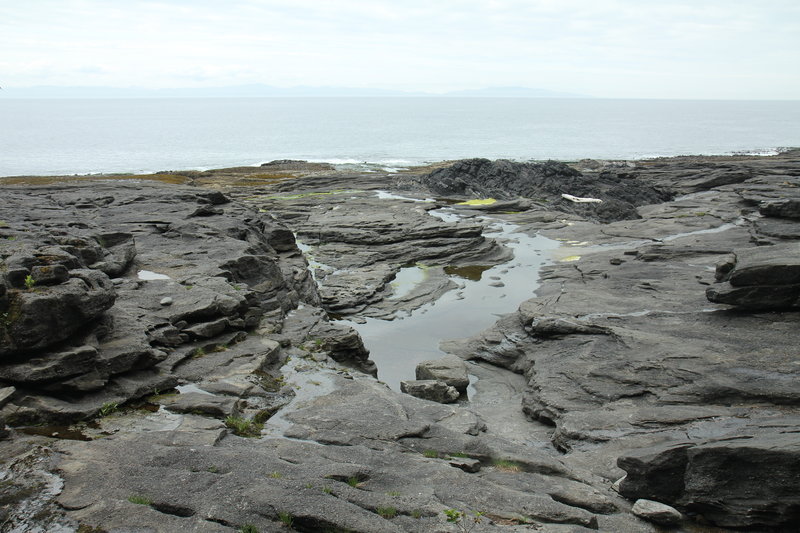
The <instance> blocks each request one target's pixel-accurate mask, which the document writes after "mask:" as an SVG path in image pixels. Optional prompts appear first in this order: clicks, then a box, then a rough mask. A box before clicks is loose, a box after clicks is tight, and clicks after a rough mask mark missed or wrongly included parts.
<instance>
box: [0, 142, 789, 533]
mask: <svg viewBox="0 0 800 533" xmlns="http://www.w3.org/2000/svg"><path fill="white" fill-rule="evenodd" d="M0 190H1V191H2V195H3V202H2V203H0V274H2V276H1V277H0V419H2V424H3V425H2V426H0V428H2V427H4V428H5V429H2V433H3V437H2V439H0V460H2V471H0V530H2V531H15V532H34V531H48V532H50V531H63V532H75V531H78V532H82V533H88V532H104V531H105V532H119V533H121V532H123V531H124V532H130V531H137V532H145V531H155V532H162V531H163V532H173V531H197V532H217V531H219V532H225V531H249V532H252V531H261V532H264V531H287V530H295V531H358V532H384V531H386V532H393V531H411V532H432V531H436V532H439V531H440V532H449V531H453V532H455V531H475V532H478V531H543V532H554V533H561V532H580V531H608V532H648V531H652V532H656V531H664V530H671V531H685V532H714V531H732V530H747V531H765V532H767V531H793V530H795V529H796V527H797V526H796V524H797V523H798V522H799V521H800V358H799V354H798V346H800V330H799V329H798V327H797V324H798V319H800V152H798V151H790V152H785V153H783V154H781V155H778V156H772V157H746V156H737V157H685V158H672V159H659V160H645V161H635V162H627V161H621V162H610V161H593V160H592V161H589V160H584V161H578V162H572V163H568V164H567V163H557V162H546V163H514V162H509V161H489V160H485V159H473V160H465V161H457V162H451V163H442V164H438V165H434V166H431V167H429V168H415V169H409V170H407V171H402V172H397V173H378V172H364V173H355V172H351V171H347V172H345V171H338V170H336V169H335V168H333V167H329V166H326V165H321V164H306V163H302V162H296V161H278V162H273V163H270V164H266V165H264V166H262V167H241V168H234V169H221V170H215V171H207V172H199V171H188V172H180V171H170V172H162V173H158V174H155V175H148V176H94V177H82V178H66V177H65V178H52V177H48V178H37V177H20V178H0ZM498 222H502V223H504V224H507V225H513V227H515V228H516V230H515V231H517V232H518V233H523V234H528V235H532V236H533V235H539V236H542V237H547V238H549V239H553V240H557V241H558V242H559V243H560V245H559V247H558V248H557V249H556V250H555V251H554V252H552V253H551V252H548V253H549V254H550V255H549V256H548V259H547V261H546V263H547V265H546V266H545V267H543V268H541V269H540V270H539V271H535V270H536V269H533V270H531V271H530V272H525V275H526V276H527V277H529V278H530V290H529V291H526V292H525V293H524V294H523V293H522V292H520V293H513V292H508V293H505V292H503V293H502V296H503V297H505V298H506V299H507V300H513V302H512V309H516V311H515V312H510V313H508V314H505V315H503V316H501V317H496V318H497V320H496V322H495V323H494V325H493V326H491V327H489V328H488V329H485V330H483V331H479V330H476V331H472V332H470V335H465V336H464V338H458V339H445V338H443V339H441V340H442V341H443V342H442V344H441V346H440V347H441V353H440V355H441V356H440V357H437V358H433V359H432V360H429V361H425V362H422V363H420V364H419V366H416V365H415V364H413V363H409V365H410V366H411V368H409V369H407V373H408V374H409V375H410V377H407V378H406V377H404V378H402V384H401V386H402V390H403V391H404V392H401V391H400V390H394V389H393V388H390V387H389V386H387V385H385V384H384V382H383V381H382V380H388V378H389V376H387V375H386V374H387V372H390V370H389V369H388V368H383V369H382V368H381V365H380V364H378V365H376V364H375V362H374V361H373V360H372V359H371V358H370V349H372V350H373V351H377V349H376V348H379V347H376V346H365V343H364V342H363V341H362V337H361V336H360V335H359V332H358V328H359V324H361V323H364V322H366V321H374V320H376V319H379V320H383V321H389V322H388V324H389V326H388V327H390V326H391V324H392V323H400V322H402V321H403V320H411V317H410V316H411V315H414V316H416V317H420V316H421V317H422V318H421V319H422V320H425V316H426V315H425V314H424V313H425V311H426V310H427V309H430V306H431V305H433V306H435V305H436V302H437V301H438V300H439V299H440V298H441V297H442V296H443V295H448V294H454V293H456V292H458V291H462V290H463V289H464V286H465V285H466V284H467V283H472V282H474V281H476V280H482V281H483V282H489V283H488V285H487V286H492V287H495V288H496V290H497V291H503V290H504V289H503V286H504V281H503V277H502V274H498V275H497V276H496V277H497V279H496V280H494V279H492V280H487V279H486V278H485V276H486V272H488V269H490V268H492V267H497V268H499V269H504V268H505V269H512V268H513V265H514V261H515V260H518V257H517V258H516V259H515V256H517V255H518V253H519V252H518V250H519V249H518V248H517V253H516V254H515V251H514V250H515V248H514V247H513V246H512V244H514V243H512V242H511V241H510V240H511V239H512V238H511V237H508V236H504V237H499V236H498V234H497V233H496V232H495V231H494V230H492V225H496V224H498ZM506 265H508V266H506ZM411 266H413V267H414V268H417V269H418V270H419V271H420V272H422V273H423V274H424V275H422V276H421V277H419V278H418V279H416V278H415V279H414V280H413V281H412V282H405V283H404V284H403V283H400V280H401V278H402V276H403V272H404V271H405V270H406V269H408V268H409V267H411ZM520 268H524V267H517V272H519V269H520ZM501 271H502V272H505V270H501ZM492 272H493V271H492ZM534 291H535V293H534ZM498 294H500V293H498ZM469 305H470V304H469V300H464V306H465V307H463V308H461V309H460V310H459V311H458V312H457V313H454V316H453V317H452V320H454V321H458V320H462V317H463V316H464V315H466V314H469V313H475V312H479V311H478V310H477V309H476V308H472V307H466V306H469ZM414 366H416V369H415V368H413V367H414Z"/></svg>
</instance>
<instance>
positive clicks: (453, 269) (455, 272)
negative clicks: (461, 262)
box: [444, 265, 492, 281]
mask: <svg viewBox="0 0 800 533" xmlns="http://www.w3.org/2000/svg"><path fill="white" fill-rule="evenodd" d="M491 268H492V267H491V266H488V265H469V266H447V267H444V273H445V274H447V275H448V276H455V277H457V278H461V279H468V280H470V281H480V280H481V277H482V276H483V273H484V272H486V271H487V270H489V269H491Z"/></svg>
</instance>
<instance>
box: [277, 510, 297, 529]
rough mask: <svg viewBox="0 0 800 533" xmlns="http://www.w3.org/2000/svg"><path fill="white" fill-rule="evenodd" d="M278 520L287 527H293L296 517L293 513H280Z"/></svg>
mask: <svg viewBox="0 0 800 533" xmlns="http://www.w3.org/2000/svg"><path fill="white" fill-rule="evenodd" d="M278 518H279V519H280V521H281V522H283V525H284V526H286V527H292V524H293V523H294V517H293V516H292V515H291V513H287V512H285V511H279V512H278Z"/></svg>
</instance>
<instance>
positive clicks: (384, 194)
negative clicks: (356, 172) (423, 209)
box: [375, 191, 436, 204]
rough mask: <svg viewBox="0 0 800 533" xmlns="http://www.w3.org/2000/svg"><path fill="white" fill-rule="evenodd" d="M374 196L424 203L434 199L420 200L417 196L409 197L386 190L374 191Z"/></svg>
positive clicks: (382, 198)
mask: <svg viewBox="0 0 800 533" xmlns="http://www.w3.org/2000/svg"><path fill="white" fill-rule="evenodd" d="M375 196H377V197H378V198H380V199H381V200H405V201H407V202H418V203H426V204H432V203H433V202H435V201H436V200H434V199H433V198H425V199H422V200H421V199H419V198H409V197H408V196H400V195H399V194H393V193H390V192H387V191H377V192H376V193H375Z"/></svg>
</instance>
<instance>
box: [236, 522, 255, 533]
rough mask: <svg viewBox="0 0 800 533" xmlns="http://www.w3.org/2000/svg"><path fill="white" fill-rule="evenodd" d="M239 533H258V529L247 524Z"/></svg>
mask: <svg viewBox="0 0 800 533" xmlns="http://www.w3.org/2000/svg"><path fill="white" fill-rule="evenodd" d="M239 533H258V528H257V527H256V526H254V525H253V524H245V525H243V526H242V527H241V528H240V529H239Z"/></svg>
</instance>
